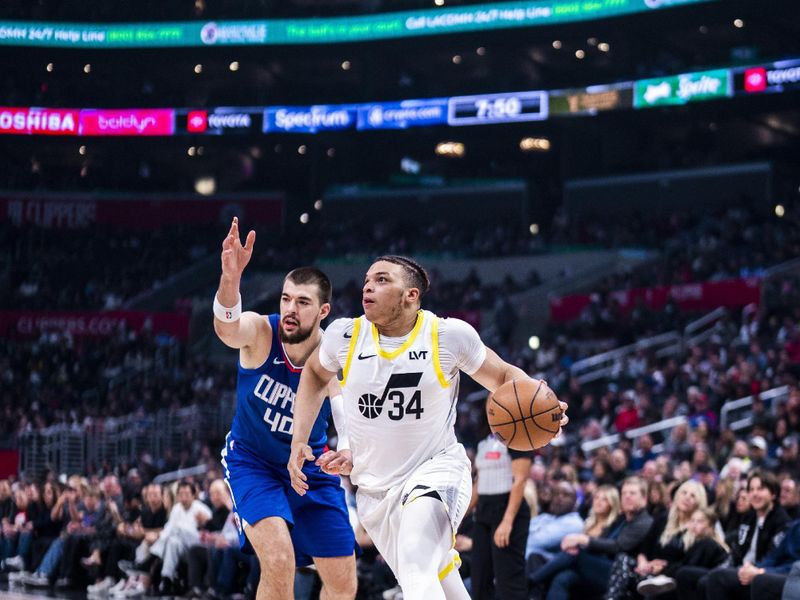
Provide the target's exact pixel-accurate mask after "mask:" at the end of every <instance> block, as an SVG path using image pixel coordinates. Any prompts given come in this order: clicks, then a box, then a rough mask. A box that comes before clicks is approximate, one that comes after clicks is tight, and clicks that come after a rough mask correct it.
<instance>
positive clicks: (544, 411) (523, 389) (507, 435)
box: [486, 379, 563, 450]
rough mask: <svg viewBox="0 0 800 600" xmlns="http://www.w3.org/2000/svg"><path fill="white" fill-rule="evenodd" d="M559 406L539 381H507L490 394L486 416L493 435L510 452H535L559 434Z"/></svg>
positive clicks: (549, 390)
mask: <svg viewBox="0 0 800 600" xmlns="http://www.w3.org/2000/svg"><path fill="white" fill-rule="evenodd" d="M562 414H563V413H562V411H561V405H560V404H559V402H558V398H557V397H556V395H555V393H554V392H553V390H551V389H550V388H549V387H548V385H547V383H545V382H544V381H541V380H539V379H515V380H513V381H507V382H506V383H504V384H503V385H501V386H500V387H499V388H497V389H496V390H495V392H494V393H493V394H490V395H489V398H488V400H487V401H486V417H487V418H488V419H489V427H490V428H491V430H492V432H493V433H494V434H495V435H496V436H497V437H498V439H500V441H501V442H503V443H504V444H505V445H506V446H508V447H509V448H511V449H513V450H534V449H536V448H541V447H542V446H545V445H547V444H548V443H549V442H550V440H552V439H553V437H555V435H556V434H557V433H558V427H559V422H560V421H561V416H562Z"/></svg>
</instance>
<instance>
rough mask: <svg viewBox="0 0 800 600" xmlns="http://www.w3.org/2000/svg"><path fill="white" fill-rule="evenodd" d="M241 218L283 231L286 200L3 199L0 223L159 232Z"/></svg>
mask: <svg viewBox="0 0 800 600" xmlns="http://www.w3.org/2000/svg"><path fill="white" fill-rule="evenodd" d="M234 215H236V216H238V217H239V222H240V223H242V226H243V227H244V228H249V227H250V226H251V225H256V224H260V225H272V226H275V227H279V226H280V225H281V223H282V220H283V197H282V196H281V195H279V194H272V195H269V196H263V197H255V198H254V197H244V198H236V197H231V198H207V199H203V200H197V199H195V198H185V199H184V198H169V197H166V198H157V199H139V198H131V199H127V198H106V199H101V200H96V199H94V198H92V197H88V196H75V197H69V196H66V197H64V196H59V197H58V198H57V199H56V198H53V197H46V196H18V197H11V198H2V197H0V221H4V220H8V221H11V223H12V224H14V225H17V226H21V225H28V224H30V225H36V226H38V227H44V228H48V229H83V228H86V227H90V226H92V225H94V224H102V225H116V226H122V227H125V228H128V229H156V228H159V227H163V226H165V225H178V224H193V223H197V224H206V225H212V224H214V223H220V224H225V225H227V224H229V223H230V221H231V218H232V217H233V216H234Z"/></svg>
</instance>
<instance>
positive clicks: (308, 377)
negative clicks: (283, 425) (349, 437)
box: [286, 346, 336, 496]
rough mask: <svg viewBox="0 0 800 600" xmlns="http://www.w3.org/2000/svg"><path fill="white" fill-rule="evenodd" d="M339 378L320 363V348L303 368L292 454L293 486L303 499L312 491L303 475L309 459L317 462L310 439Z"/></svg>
mask: <svg viewBox="0 0 800 600" xmlns="http://www.w3.org/2000/svg"><path fill="white" fill-rule="evenodd" d="M335 375H336V373H334V372H332V371H328V370H327V369H326V368H325V367H323V366H322V364H321V363H320V361H319V346H317V348H315V349H314V352H312V353H311V356H309V357H308V360H306V364H305V365H304V366H303V374H302V375H301V376H300V385H299V386H298V387H297V395H296V396H295V399H294V432H293V434H292V452H291V454H290V456H289V464H288V465H286V467H287V468H288V469H289V476H290V477H291V480H292V487H293V488H294V490H295V491H296V492H297V493H298V494H300V495H301V496H302V495H303V494H305V493H306V491H307V490H308V484H307V483H306V476H305V475H304V474H303V471H302V468H303V464H304V463H305V461H307V460H314V454H313V453H312V452H311V447H310V446H309V445H308V437H309V436H310V435H311V429H312V427H313V426H314V421H315V420H316V419H317V415H318V414H319V410H320V408H321V407H322V401H323V400H324V399H325V391H326V389H327V385H328V382H329V381H330V380H331V379H332V378H333V377H334V376H335Z"/></svg>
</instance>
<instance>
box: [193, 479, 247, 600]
mask: <svg viewBox="0 0 800 600" xmlns="http://www.w3.org/2000/svg"><path fill="white" fill-rule="evenodd" d="M208 496H209V500H210V501H211V509H212V514H211V518H210V519H209V520H208V521H206V522H205V524H204V525H203V526H201V527H200V543H199V544H195V545H193V546H192V547H191V548H189V553H188V555H187V557H186V562H187V564H188V575H187V580H188V586H189V589H190V590H191V591H192V593H193V594H195V595H200V594H202V591H203V589H204V588H205V587H207V585H208V584H210V583H211V582H213V581H214V580H215V575H214V573H215V568H214V567H218V566H219V564H220V563H221V561H222V553H223V551H224V550H225V548H228V547H229V545H230V544H229V541H228V539H226V538H225V537H224V536H223V534H222V530H223V529H224V527H225V523H226V522H227V521H228V520H229V519H228V516H229V515H230V513H231V509H232V508H233V501H232V500H231V496H230V494H229V493H228V488H227V487H226V486H225V482H224V481H223V480H222V479H216V480H214V481H213V482H212V483H211V485H210V486H209V488H208ZM234 533H236V530H235V525H234ZM234 537H235V538H236V540H237V541H238V535H235V536H234ZM205 576H207V578H208V581H207V582H206V583H205V584H204V579H205Z"/></svg>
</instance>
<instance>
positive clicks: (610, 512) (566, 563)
mask: <svg viewBox="0 0 800 600" xmlns="http://www.w3.org/2000/svg"><path fill="white" fill-rule="evenodd" d="M619 514H620V501H619V492H618V491H617V488H615V487H614V486H613V485H601V486H600V487H599V488H597V489H596V490H595V492H594V495H593V496H592V508H591V510H590V512H589V516H588V517H587V519H586V522H585V523H584V526H583V533H584V534H585V535H587V536H589V537H590V538H599V537H604V536H608V535H610V534H611V532H612V530H613V527H612V525H614V524H615V522H616V520H617V518H618V517H619ZM576 559H577V557H576V555H575V554H569V553H567V552H565V551H563V550H562V551H561V552H559V553H558V554H556V555H555V556H554V557H553V558H551V559H550V560H549V561H547V562H546V563H545V564H543V565H537V564H535V563H533V562H532V561H530V560H529V561H528V581H529V582H530V583H531V584H532V586H533V588H534V589H533V594H534V595H538V596H539V597H542V596H543V595H544V584H545V583H546V582H548V581H550V579H552V578H553V577H554V576H555V575H556V574H557V573H559V572H561V571H563V570H564V569H567V568H569V567H570V566H572V565H573V564H574V563H575V561H576Z"/></svg>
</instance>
